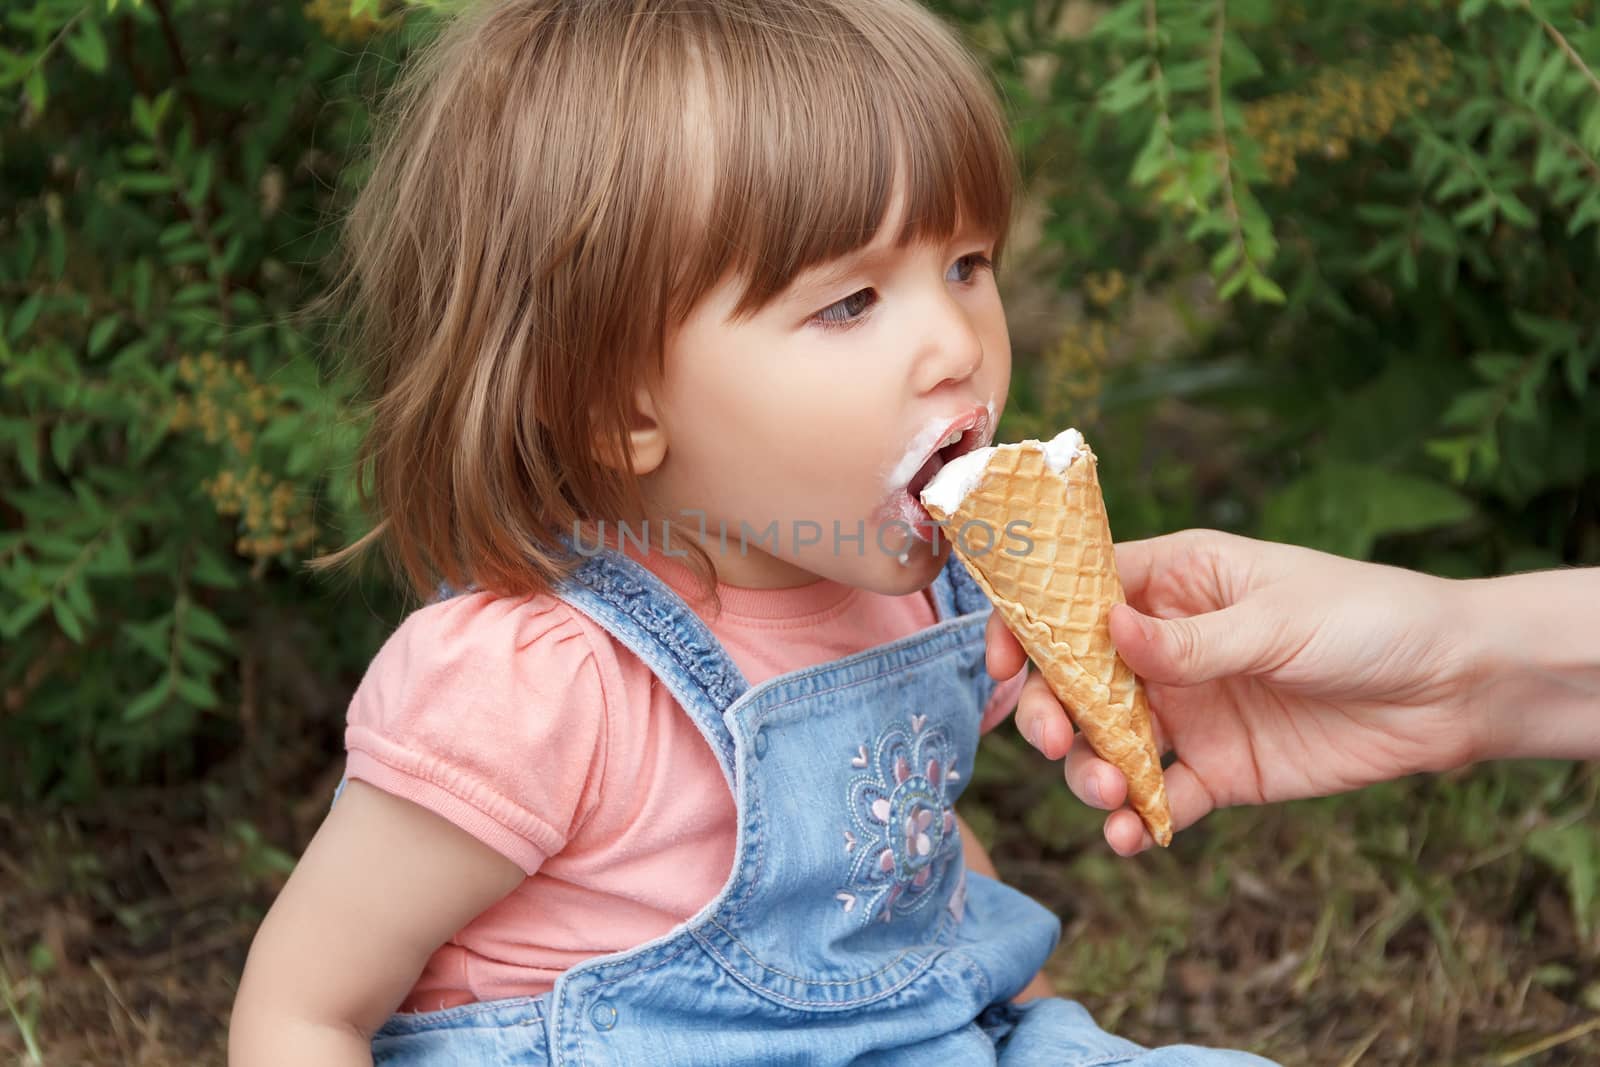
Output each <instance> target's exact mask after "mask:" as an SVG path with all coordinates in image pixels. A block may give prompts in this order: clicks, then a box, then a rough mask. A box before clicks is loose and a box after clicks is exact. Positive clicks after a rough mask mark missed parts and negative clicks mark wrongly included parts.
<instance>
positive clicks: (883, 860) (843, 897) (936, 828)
mask: <svg viewBox="0 0 1600 1067" xmlns="http://www.w3.org/2000/svg"><path fill="white" fill-rule="evenodd" d="M910 726H911V729H910V731H909V732H908V731H907V730H906V727H905V726H904V725H902V724H896V725H894V726H891V727H889V728H888V729H887V730H885V731H884V732H883V734H882V735H881V736H880V737H879V738H878V741H877V744H876V745H874V746H873V748H872V750H871V751H870V752H869V751H868V750H867V746H866V745H862V746H860V747H859V748H858V749H857V750H856V753H855V756H854V757H853V758H852V759H851V761H850V765H851V766H852V767H856V768H858V769H859V770H861V771H863V772H864V773H862V774H858V775H857V776H856V777H855V778H853V779H851V782H850V796H849V809H850V823H851V827H852V828H851V829H847V830H845V832H844V850H845V852H846V853H848V854H849V855H850V856H851V857H852V863H851V866H850V879H849V884H848V885H846V886H845V888H844V889H842V890H841V891H840V892H838V893H837V894H835V899H837V900H838V901H839V902H840V904H841V905H842V906H843V908H844V910H845V911H846V912H850V911H854V910H855V908H856V907H857V906H859V907H861V909H862V913H863V916H864V917H870V918H873V919H875V918H879V917H881V918H882V920H883V921H884V922H890V921H892V920H893V919H895V918H897V917H899V916H902V915H909V914H911V913H912V912H914V911H917V910H918V909H920V908H922V907H923V906H924V905H926V904H928V903H929V902H930V901H931V900H933V899H934V897H935V894H934V893H931V892H929V890H930V889H931V888H934V887H937V886H938V885H939V884H940V878H939V876H940V875H941V874H942V873H943V872H944V869H945V867H946V866H948V864H949V863H950V861H951V859H953V858H954V857H955V856H956V855H957V853H958V852H959V849H960V838H959V835H957V833H956V816H955V811H954V809H953V808H952V807H951V806H950V802H949V799H948V798H947V797H946V794H945V788H946V786H947V785H948V784H949V783H951V782H955V781H957V780H958V779H959V778H960V775H959V774H958V773H957V772H956V769H955V758H956V752H955V744H954V743H953V742H952V741H951V740H950V735H949V734H948V733H946V732H945V730H944V728H943V727H942V726H933V727H929V726H928V725H927V716H925V715H913V716H911V717H910ZM958 888H959V887H958Z"/></svg>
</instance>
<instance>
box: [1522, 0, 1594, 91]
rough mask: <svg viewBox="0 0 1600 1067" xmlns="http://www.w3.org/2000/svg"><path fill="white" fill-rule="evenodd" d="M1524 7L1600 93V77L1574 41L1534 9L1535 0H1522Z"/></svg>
mask: <svg viewBox="0 0 1600 1067" xmlns="http://www.w3.org/2000/svg"><path fill="white" fill-rule="evenodd" d="M1522 9H1523V10H1524V11H1526V12H1527V13H1528V15H1529V16H1530V17H1531V18H1533V20H1534V21H1536V22H1537V23H1539V25H1541V26H1543V27H1544V32H1545V34H1546V35H1548V36H1549V38H1550V39H1551V40H1552V41H1554V42H1555V43H1556V47H1557V48H1559V49H1561V51H1563V52H1565V53H1566V56H1567V59H1569V60H1570V61H1571V62H1572V65H1573V66H1575V67H1577V68H1578V69H1579V70H1580V71H1582V72H1583V76H1584V77H1585V78H1587V79H1588V80H1589V84H1590V85H1592V86H1594V91H1595V92H1596V93H1600V78H1597V77H1595V73H1594V71H1592V70H1590V69H1589V65H1588V64H1587V63H1585V62H1584V61H1583V57H1582V56H1580V55H1579V54H1578V51H1577V49H1575V48H1573V47H1572V42H1571V41H1568V40H1567V39H1566V37H1564V36H1562V33H1561V31H1560V30H1558V29H1556V28H1555V26H1554V25H1552V24H1551V23H1550V21H1549V20H1548V19H1544V18H1541V17H1540V16H1539V13H1538V12H1537V11H1535V10H1534V9H1533V0H1522Z"/></svg>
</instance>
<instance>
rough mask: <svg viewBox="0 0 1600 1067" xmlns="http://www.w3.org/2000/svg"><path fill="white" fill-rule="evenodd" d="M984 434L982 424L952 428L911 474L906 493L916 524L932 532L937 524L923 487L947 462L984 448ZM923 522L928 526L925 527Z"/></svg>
mask: <svg viewBox="0 0 1600 1067" xmlns="http://www.w3.org/2000/svg"><path fill="white" fill-rule="evenodd" d="M984 436H985V427H983V426H981V425H979V426H971V427H968V428H967V429H965V430H951V431H950V432H949V433H948V434H946V435H945V438H944V440H943V441H941V442H940V443H939V444H938V445H936V446H935V447H934V450H933V452H932V453H931V454H930V455H929V456H928V459H927V461H926V462H925V463H923V464H922V466H921V467H918V468H917V473H915V474H913V475H912V476H911V481H910V482H909V483H907V485H906V495H907V496H908V497H910V502H911V507H912V510H913V513H914V514H915V515H916V516H917V519H918V521H917V523H916V524H915V525H916V526H918V527H919V528H926V529H929V530H930V532H931V527H932V525H936V524H935V523H934V520H933V516H931V515H929V514H928V509H927V508H925V507H923V506H922V499H921V497H922V490H923V488H924V487H925V486H926V485H927V484H928V483H929V482H931V481H933V477H934V475H936V474H938V473H939V472H940V471H941V470H943V469H944V465H945V464H946V463H949V462H950V461H951V460H953V459H955V458H956V457H958V456H964V455H966V454H967V453H968V452H971V451H973V450H974V449H977V448H982V447H983V445H984ZM923 524H928V526H926V527H924V525H923Z"/></svg>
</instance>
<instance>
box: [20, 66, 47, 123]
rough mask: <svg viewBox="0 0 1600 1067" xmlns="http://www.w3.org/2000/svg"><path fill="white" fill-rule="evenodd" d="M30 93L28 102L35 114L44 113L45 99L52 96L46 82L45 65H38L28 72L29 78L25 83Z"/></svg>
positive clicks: (24, 87) (25, 87)
mask: <svg viewBox="0 0 1600 1067" xmlns="http://www.w3.org/2000/svg"><path fill="white" fill-rule="evenodd" d="M23 89H24V91H25V92H26V93H27V94H28V104H29V105H30V106H31V107H32V108H33V111H34V114H36V115H42V114H44V105H45V101H47V100H48V99H49V98H50V90H49V89H48V88H47V87H46V86H45V82H44V66H43V65H42V64H40V65H37V66H35V67H34V68H33V70H32V71H31V72H29V74H28V80H27V81H26V82H25V83H24V85H23Z"/></svg>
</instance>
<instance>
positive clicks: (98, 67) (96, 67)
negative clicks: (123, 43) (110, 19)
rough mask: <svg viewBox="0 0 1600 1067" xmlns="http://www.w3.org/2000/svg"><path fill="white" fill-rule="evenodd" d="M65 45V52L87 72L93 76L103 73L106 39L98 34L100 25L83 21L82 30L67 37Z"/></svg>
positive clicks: (90, 20) (90, 21) (87, 20)
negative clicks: (71, 55) (70, 54)
mask: <svg viewBox="0 0 1600 1067" xmlns="http://www.w3.org/2000/svg"><path fill="white" fill-rule="evenodd" d="M66 45H67V50H68V51H69V52H71V53H72V54H73V56H74V57H75V58H76V59H77V60H78V62H79V63H81V64H83V66H84V67H85V68H86V69H87V70H89V71H92V72H93V73H95V74H103V73H105V69H106V39H105V37H103V36H102V35H101V33H100V24H99V23H98V22H96V21H94V20H93V19H85V20H84V21H83V27H82V29H80V30H79V31H78V32H77V33H76V34H73V35H72V36H70V37H68V38H67V40H66Z"/></svg>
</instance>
